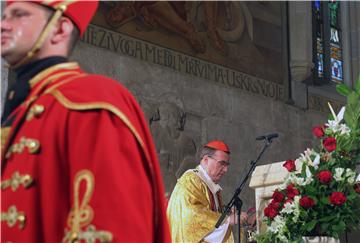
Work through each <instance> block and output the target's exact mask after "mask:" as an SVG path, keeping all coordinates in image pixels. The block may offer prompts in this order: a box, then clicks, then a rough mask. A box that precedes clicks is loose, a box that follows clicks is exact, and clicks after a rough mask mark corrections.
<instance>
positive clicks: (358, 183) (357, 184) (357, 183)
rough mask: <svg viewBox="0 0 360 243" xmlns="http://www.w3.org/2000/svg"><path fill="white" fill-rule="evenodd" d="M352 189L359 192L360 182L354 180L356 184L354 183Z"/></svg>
mask: <svg viewBox="0 0 360 243" xmlns="http://www.w3.org/2000/svg"><path fill="white" fill-rule="evenodd" d="M354 190H355V191H356V193H358V194H360V182H356V184H355V185H354Z"/></svg>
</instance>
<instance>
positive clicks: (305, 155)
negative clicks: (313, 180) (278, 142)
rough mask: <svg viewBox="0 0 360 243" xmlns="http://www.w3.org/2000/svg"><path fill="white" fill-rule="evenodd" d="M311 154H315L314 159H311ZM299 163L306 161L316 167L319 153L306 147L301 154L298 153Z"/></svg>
mask: <svg viewBox="0 0 360 243" xmlns="http://www.w3.org/2000/svg"><path fill="white" fill-rule="evenodd" d="M311 156H315V159H314V161H313V160H312V159H311ZM298 160H299V162H300V163H306V164H308V165H311V166H314V167H315V168H318V165H319V163H320V154H319V153H317V152H315V150H313V149H309V148H308V149H306V150H305V151H304V153H303V154H300V158H298Z"/></svg>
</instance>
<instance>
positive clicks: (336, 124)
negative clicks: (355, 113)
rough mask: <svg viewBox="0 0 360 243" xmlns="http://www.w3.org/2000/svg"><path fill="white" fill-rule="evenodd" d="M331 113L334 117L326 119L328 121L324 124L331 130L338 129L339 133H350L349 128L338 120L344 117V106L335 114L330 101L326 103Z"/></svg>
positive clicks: (335, 130)
mask: <svg viewBox="0 0 360 243" xmlns="http://www.w3.org/2000/svg"><path fill="white" fill-rule="evenodd" d="M328 105H329V108H330V111H331V114H332V115H333V117H334V120H328V122H327V123H326V124H325V125H326V126H327V127H328V128H329V129H330V130H332V131H333V132H338V131H340V134H341V135H344V134H346V135H349V133H350V131H351V130H350V128H349V127H348V126H347V125H345V124H340V122H341V121H342V120H343V119H344V114H345V106H343V107H342V108H341V109H340V111H339V113H338V114H337V115H336V114H335V111H334V109H333V108H332V106H331V105H330V103H328Z"/></svg>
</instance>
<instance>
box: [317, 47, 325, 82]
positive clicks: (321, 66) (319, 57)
mask: <svg viewBox="0 0 360 243" xmlns="http://www.w3.org/2000/svg"><path fill="white" fill-rule="evenodd" d="M317 61H318V75H319V77H322V76H323V73H324V56H323V54H322V53H318V54H317Z"/></svg>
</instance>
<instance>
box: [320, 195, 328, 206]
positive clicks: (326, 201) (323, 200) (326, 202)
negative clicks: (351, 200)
mask: <svg viewBox="0 0 360 243" xmlns="http://www.w3.org/2000/svg"><path fill="white" fill-rule="evenodd" d="M320 202H321V203H322V204H325V205H327V204H330V203H329V198H328V197H322V198H321V199H320Z"/></svg>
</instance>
